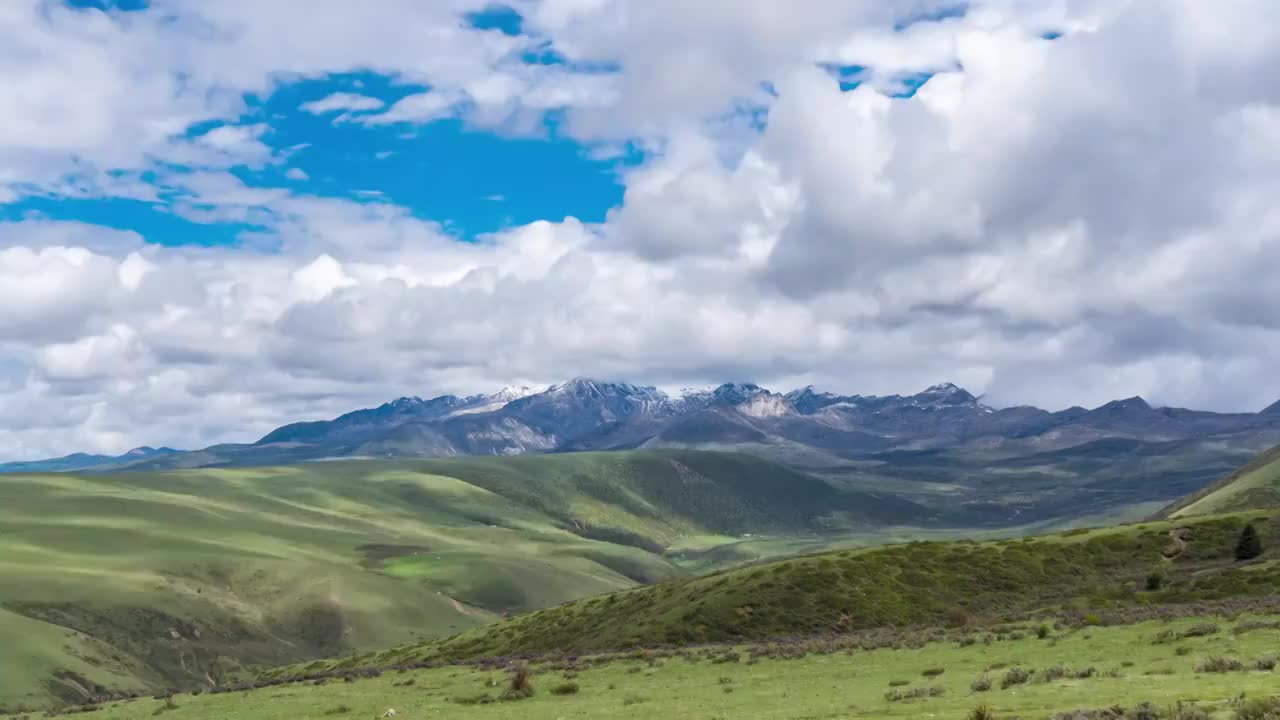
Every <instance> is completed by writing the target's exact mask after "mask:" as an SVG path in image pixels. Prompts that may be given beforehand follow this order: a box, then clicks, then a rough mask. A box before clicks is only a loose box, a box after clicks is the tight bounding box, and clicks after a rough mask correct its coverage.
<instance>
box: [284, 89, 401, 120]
mask: <svg viewBox="0 0 1280 720" xmlns="http://www.w3.org/2000/svg"><path fill="white" fill-rule="evenodd" d="M384 105H386V103H385V102H383V101H381V100H379V99H378V98H376V97H370V96H369V95H360V94H359V93H346V92H336V93H331V94H329V95H326V96H325V97H323V98H321V99H319V100H312V101H311V102H306V103H303V104H302V105H301V106H300V107H301V108H302V109H303V110H305V111H307V112H309V113H311V114H312V115H323V114H325V113H331V112H336V111H339V110H343V111H346V112H365V111H369V110H379V109H381V108H382V107H383V106H384Z"/></svg>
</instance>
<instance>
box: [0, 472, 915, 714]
mask: <svg viewBox="0 0 1280 720" xmlns="http://www.w3.org/2000/svg"><path fill="white" fill-rule="evenodd" d="M911 512H912V506H911V504H910V503H904V502H896V501H892V500H880V499H878V498H877V497H876V496H874V495H871V494H867V493H859V492H853V491H845V490H840V489H837V488H835V487H833V486H832V485H830V484H828V483H827V482H825V481H822V480H819V479H817V478H814V477H812V476H809V475H805V474H803V473H799V472H796V471H793V470H790V469H787V468H784V467H782V466H779V465H775V464H772V463H768V462H764V461H761V460H759V459H757V458H751V457H746V456H738V455H732V454H717V453H706V452H696V451H643V452H628V453H607V454H590V453H588V454H580V455H551V456H535V457H516V458H467V459H462V460H422V461H396V462H382V461H342V462H329V463H311V464H306V465H300V466H292V467H278V468H240V469H194V470H181V471H169V472H154V473H117V474H106V475H101V474H93V475H74V474H15V475H7V476H4V477H3V478H0V572H2V577H3V583H2V584H0V667H4V668H5V672H4V673H0V705H13V704H16V703H28V704H33V705H37V704H43V703H45V702H47V701H48V700H50V699H51V698H62V699H64V700H67V701H71V700H77V699H82V698H84V697H88V696H91V695H100V694H102V691H103V689H114V690H139V689H155V688H165V687H179V688H182V687H195V686H198V685H205V684H208V683H209V682H211V681H220V680H225V679H226V678H230V677H234V676H237V675H239V674H242V673H245V672H246V668H249V667H256V666H262V665H274V664H281V663H287V662H292V661H296V660H301V659H307V658H315V657H321V656H333V655H341V654H348V653H350V652H353V651H365V650H369V649H373V648H383V647H388V646H392V645H397V644H403V643H405V642H410V641H413V640H415V639H427V638H433V637H440V636H444V635H449V634H453V633H457V632H460V631H463V630H467V629H469V628H472V627H476V626H479V625H483V624H486V623H489V622H492V621H494V620H496V619H498V618H500V617H501V616H503V615H505V614H509V613H518V612H523V611H528V610H534V609H538V608H543V607H548V606H552V605H557V604H560V603H564V602H566V601H569V600H573V599H576V598H581V597H585V596H590V595H597V594H601V593H607V592H611V591H615V590H619V589H624V588H629V587H632V586H635V585H636V584H637V583H648V582H655V581H662V580H667V579H672V578H676V577H681V576H684V575H686V574H687V571H686V570H684V569H683V568H682V567H680V566H679V565H678V564H677V563H676V562H675V560H674V557H672V558H669V557H666V556H664V554H663V553H664V551H665V550H666V549H668V548H678V549H679V553H678V554H679V557H681V558H687V559H688V561H689V562H697V563H704V562H708V561H709V560H708V557H709V556H706V555H704V554H701V553H700V552H699V551H700V550H702V549H706V548H717V547H721V546H723V545H724V544H726V543H738V542H745V541H744V539H743V538H741V537H740V536H741V535H742V534H745V533H751V534H753V535H755V536H757V537H753V538H751V539H750V541H751V542H756V543H759V544H761V546H763V545H764V544H767V543H768V542H770V541H771V540H770V539H771V538H778V539H781V540H789V539H795V538H810V539H811V541H813V539H815V538H821V537H822V535H821V534H822V533H826V532H834V531H849V530H854V529H858V528H864V529H865V528H866V527H868V526H867V523H869V522H870V521H871V519H872V518H876V517H887V518H895V517H906V516H909V515H910V513H911ZM710 557H713V558H721V560H722V561H724V562H732V561H734V560H736V559H738V557H739V556H738V555H737V554H735V553H723V554H722V555H715V556H710Z"/></svg>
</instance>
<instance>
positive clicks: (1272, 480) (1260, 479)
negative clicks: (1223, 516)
mask: <svg viewBox="0 0 1280 720" xmlns="http://www.w3.org/2000/svg"><path fill="white" fill-rule="evenodd" d="M1271 507H1280V445H1277V446H1276V447H1273V448H1271V449H1270V450H1268V451H1267V452H1265V453H1262V454H1261V455H1259V456H1258V457H1256V458H1254V459H1253V461H1252V462H1250V463H1249V464H1247V465H1245V466H1244V467H1241V468H1240V469H1238V470H1235V471H1234V472H1232V473H1230V474H1228V475H1226V476H1225V477H1223V478H1222V479H1221V480H1218V481H1217V482H1215V483H1212V484H1211V485H1209V486H1207V487H1205V488H1204V489H1202V490H1200V491H1198V492H1195V493H1192V494H1191V495H1188V496H1187V497H1185V498H1181V499H1179V500H1178V501H1177V502H1175V503H1173V504H1171V505H1169V506H1168V507H1166V508H1163V509H1162V510H1161V511H1160V513H1159V514H1158V515H1159V516H1160V517H1187V516H1192V515H1207V514H1210V513H1221V512H1233V511H1237V510H1250V509H1256V508H1271Z"/></svg>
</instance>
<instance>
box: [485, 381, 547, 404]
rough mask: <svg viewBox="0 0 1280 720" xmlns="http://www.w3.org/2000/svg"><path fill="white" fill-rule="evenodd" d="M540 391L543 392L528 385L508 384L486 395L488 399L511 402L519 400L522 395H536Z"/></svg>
mask: <svg viewBox="0 0 1280 720" xmlns="http://www.w3.org/2000/svg"><path fill="white" fill-rule="evenodd" d="M540 392H543V390H541V389H538V388H533V387H529V386H528V385H508V386H506V387H504V388H502V389H501V390H499V391H498V392H496V393H494V394H492V395H488V396H486V397H488V398H489V399H490V400H506V401H507V402H511V401H512V400H519V399H520V398H522V397H529V396H530V395H536V394H538V393H540Z"/></svg>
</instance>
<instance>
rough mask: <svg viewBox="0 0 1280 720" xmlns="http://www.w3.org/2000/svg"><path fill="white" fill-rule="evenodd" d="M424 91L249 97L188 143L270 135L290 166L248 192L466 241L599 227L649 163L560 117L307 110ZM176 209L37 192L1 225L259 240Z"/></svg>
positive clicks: (290, 90)
mask: <svg viewBox="0 0 1280 720" xmlns="http://www.w3.org/2000/svg"><path fill="white" fill-rule="evenodd" d="M426 89H427V88H424V87H423V86H420V85H404V84H397V83H395V82H394V81H392V80H391V79H390V78H388V77H386V76H381V75H377V74H373V73H359V74H335V75H330V76H327V77H324V78H321V79H308V80H301V81H297V82H292V83H289V84H285V85H283V86H281V87H280V88H278V89H276V90H275V91H274V92H272V93H271V94H270V95H268V96H266V97H259V96H254V95H248V96H246V97H245V98H244V103H245V112H244V114H243V115H242V116H241V117H239V118H237V119H236V120H235V121H234V122H224V121H217V122H210V123H201V124H198V125H195V126H193V127H192V128H191V129H190V130H189V131H188V133H187V135H188V136H190V137H196V136H198V135H200V134H202V133H205V132H207V131H209V130H212V129H215V128H217V127H219V126H221V125H246V124H256V123H265V124H266V125H267V127H268V129H267V130H266V132H265V133H264V134H263V135H262V136H261V138H260V139H261V141H262V142H263V143H264V144H266V145H268V146H269V147H271V148H272V149H273V150H274V151H275V152H276V153H279V154H280V155H282V156H283V157H284V159H283V160H282V161H280V162H273V163H267V164H265V165H261V166H258V167H253V166H247V165H235V166H233V167H231V168H229V170H230V172H231V173H233V174H234V175H235V176H237V177H238V178H239V179H240V180H241V181H243V182H244V183H245V184H246V185H248V186H250V187H262V188H271V187H284V188H288V189H289V190H291V191H293V192H296V193H300V194H306V195H317V196H325V197H345V198H352V199H357V200H362V201H369V202H387V203H393V204H396V205H399V206H402V207H406V208H408V209H410V210H411V211H412V213H413V214H414V215H415V216H416V217H419V218H421V219H424V220H431V221H435V222H438V223H440V224H441V225H442V226H443V227H444V228H445V230H446V231H447V232H449V233H450V234H453V235H455V236H457V237H458V238H459V239H462V240H470V239H474V238H475V237H477V236H479V235H482V234H485V233H491V232H494V231H498V230H501V229H504V228H509V227H515V226H519V225H525V224H527V223H530V222H533V221H535V220H551V221H560V220H563V219H565V218H566V217H575V218H577V219H579V220H582V221H584V222H588V223H598V222H601V221H603V220H604V219H605V216H606V213H607V212H608V211H609V210H610V209H611V208H613V207H615V206H617V205H619V204H620V203H621V201H622V197H623V190H624V188H623V185H622V173H623V172H625V170H626V168H627V167H629V166H634V165H635V164H637V163H638V162H639V161H640V160H641V158H642V155H641V154H640V153H639V152H638V151H627V152H624V153H622V154H621V155H618V154H617V153H613V152H610V153H602V152H600V151H598V149H595V148H592V147H589V146H587V145H583V144H581V143H579V142H576V141H574V140H573V139H570V138H568V137H565V135H564V133H563V132H562V130H561V124H562V116H561V115H560V114H557V113H554V112H552V113H547V114H546V115H545V116H544V117H543V118H542V120H541V122H540V123H539V124H538V125H537V126H536V127H535V128H533V129H522V130H521V131H520V132H510V133H508V132H503V131H502V130H494V129H490V128H477V127H473V126H470V125H469V124H468V121H467V120H466V119H464V118H460V117H446V118H441V119H438V120H435V121H433V122H429V123H427V124H416V123H408V122H406V123H392V124H386V125H374V126H369V125H363V124H359V123H355V122H344V121H342V120H339V119H338V118H339V116H340V115H341V113H340V112H329V113H322V114H313V113H310V112H306V111H304V110H302V109H301V106H302V105H303V104H304V103H308V102H312V101H317V100H320V99H323V98H325V97H327V96H329V95H331V94H332V93H338V92H350V93H359V94H361V95H365V96H370V97H374V98H377V99H379V100H382V101H383V102H385V103H386V104H387V105H388V106H389V105H391V104H393V103H394V102H395V101H397V100H399V99H401V98H404V97H406V96H408V95H411V94H414V93H419V92H423V91H424V90H426ZM165 170H166V171H168V172H170V173H173V174H174V175H175V176H178V177H180V176H181V174H182V173H184V172H187V171H189V170H191V168H189V167H184V166H181V165H168V166H166V167H165ZM299 173H302V174H299ZM172 199H173V196H172V195H165V194H163V193H162V197H161V200H160V201H159V202H150V201H142V200H133V199H117V198H100V197H99V198H93V197H89V198H78V197H54V196H51V195H50V194H49V193H39V192H37V193H34V194H32V195H29V196H27V197H25V198H24V199H22V200H21V201H19V202H14V203H9V204H6V205H0V218H3V219H7V220H16V219H21V218H33V217H42V218H49V219H54V220H79V221H83V222H89V223H94V224H99V225H103V226H107V227H112V228H117V229H126V230H135V231H137V232H139V233H140V234H142V235H143V237H145V238H146V239H147V240H148V241H149V242H154V243H159V244H165V245H173V244H197V245H215V244H226V243H232V242H235V240H236V238H237V236H238V235H239V233H240V232H241V231H243V230H255V229H259V228H257V227H255V226H254V225H253V224H252V223H240V222H218V223H215V222H192V221H190V220H187V219H184V218H183V217H182V216H180V215H178V214H175V213H174V212H173V210H172V208H171V207H169V204H168V203H167V202H166V201H167V200H172Z"/></svg>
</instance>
